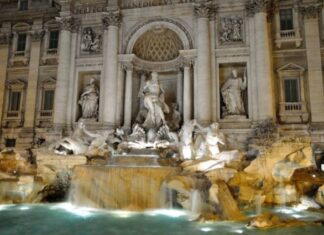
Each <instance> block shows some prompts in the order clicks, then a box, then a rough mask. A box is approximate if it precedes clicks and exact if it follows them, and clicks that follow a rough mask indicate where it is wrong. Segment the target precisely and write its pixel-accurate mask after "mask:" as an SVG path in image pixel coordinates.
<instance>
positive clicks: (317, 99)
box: [300, 5, 324, 122]
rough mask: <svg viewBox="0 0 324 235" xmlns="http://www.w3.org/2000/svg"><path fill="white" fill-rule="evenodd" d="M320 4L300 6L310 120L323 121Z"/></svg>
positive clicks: (323, 100)
mask: <svg viewBox="0 0 324 235" xmlns="http://www.w3.org/2000/svg"><path fill="white" fill-rule="evenodd" d="M321 9H322V6H321V5H305V6H302V7H301V8H300V10H301V13H302V14H303V16H304V24H305V27H304V28H305V42H306V55H307V64H308V87H309V96H310V109H311V120H312V122H324V85H323V74H322V73H323V71H322V60H321V50H320V48H321V45H320V32H319V18H318V17H319V13H320V12H321Z"/></svg>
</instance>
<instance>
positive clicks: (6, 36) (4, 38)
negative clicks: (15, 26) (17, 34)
mask: <svg viewBox="0 0 324 235" xmlns="http://www.w3.org/2000/svg"><path fill="white" fill-rule="evenodd" d="M11 37H12V35H11V34H10V33H0V45H2V44H8V43H9V42H10V39H11Z"/></svg>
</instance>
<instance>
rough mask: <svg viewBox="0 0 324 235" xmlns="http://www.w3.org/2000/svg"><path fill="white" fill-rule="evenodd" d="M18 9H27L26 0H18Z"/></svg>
mask: <svg viewBox="0 0 324 235" xmlns="http://www.w3.org/2000/svg"><path fill="white" fill-rule="evenodd" d="M19 10H20V11H27V10H28V0H20V5H19Z"/></svg>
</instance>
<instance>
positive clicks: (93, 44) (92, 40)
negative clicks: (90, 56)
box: [81, 27, 102, 53]
mask: <svg viewBox="0 0 324 235" xmlns="http://www.w3.org/2000/svg"><path fill="white" fill-rule="evenodd" d="M101 44H102V40H101V35H100V34H96V33H95V32H94V30H93V29H92V28H91V27H87V28H84V29H83V32H82V36H81V50H82V51H84V52H89V53H99V52H100V49H101Z"/></svg>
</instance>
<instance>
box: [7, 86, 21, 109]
mask: <svg viewBox="0 0 324 235" xmlns="http://www.w3.org/2000/svg"><path fill="white" fill-rule="evenodd" d="M20 100H21V92H20V91H11V92H10V94H9V107H8V111H19V110H20Z"/></svg>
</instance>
